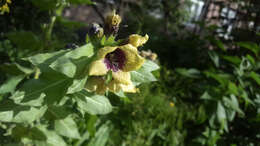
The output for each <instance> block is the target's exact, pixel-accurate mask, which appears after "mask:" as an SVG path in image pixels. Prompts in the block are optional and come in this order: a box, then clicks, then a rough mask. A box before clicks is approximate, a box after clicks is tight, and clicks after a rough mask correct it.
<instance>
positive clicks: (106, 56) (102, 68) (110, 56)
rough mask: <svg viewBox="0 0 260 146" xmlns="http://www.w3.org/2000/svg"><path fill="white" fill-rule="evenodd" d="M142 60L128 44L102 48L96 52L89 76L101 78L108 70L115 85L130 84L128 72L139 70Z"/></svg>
mask: <svg viewBox="0 0 260 146" xmlns="http://www.w3.org/2000/svg"><path fill="white" fill-rule="evenodd" d="M143 63H144V58H143V57H141V56H140V55H139V54H138V51H137V48H135V47H134V46H132V45H130V44H126V45H123V46H118V47H104V48H101V49H100V50H98V52H97V56H96V60H94V61H93V62H92V63H91V64H90V68H89V75H90V76H103V75H106V74H107V72H108V71H109V70H111V71H112V78H113V80H115V81H116V82H117V83H120V84H124V85H129V84H131V79H130V78H131V76H130V71H134V70H137V69H139V68H140V67H141V66H142V65H143Z"/></svg>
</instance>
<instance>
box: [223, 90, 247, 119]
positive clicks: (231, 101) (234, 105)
mask: <svg viewBox="0 0 260 146" xmlns="http://www.w3.org/2000/svg"><path fill="white" fill-rule="evenodd" d="M223 101H224V104H225V105H226V106H227V107H229V108H231V109H233V110H235V111H236V112H238V113H239V114H241V115H244V112H243V111H242V110H241V109H240V108H239V103H238V101H237V98H236V96H235V95H233V94H231V95H230V98H227V97H224V98H223Z"/></svg>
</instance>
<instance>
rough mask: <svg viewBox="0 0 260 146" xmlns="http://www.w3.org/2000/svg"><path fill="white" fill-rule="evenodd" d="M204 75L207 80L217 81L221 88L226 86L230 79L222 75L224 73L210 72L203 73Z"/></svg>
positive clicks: (227, 75) (228, 76)
mask: <svg viewBox="0 0 260 146" xmlns="http://www.w3.org/2000/svg"><path fill="white" fill-rule="evenodd" d="M204 74H205V75H206V76H207V77H209V78H213V79H215V80H216V81H218V82H219V83H220V84H221V85H222V86H225V85H227V83H228V80H229V79H230V77H231V76H230V75H229V74H224V73H214V72H210V71H205V72H204Z"/></svg>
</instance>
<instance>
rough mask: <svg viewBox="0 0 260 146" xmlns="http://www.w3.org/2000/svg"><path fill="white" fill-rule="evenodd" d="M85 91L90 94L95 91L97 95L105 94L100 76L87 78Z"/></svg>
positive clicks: (105, 88)
mask: <svg viewBox="0 0 260 146" xmlns="http://www.w3.org/2000/svg"><path fill="white" fill-rule="evenodd" d="M86 89H87V90H88V91H90V92H93V91H96V93H97V94H101V95H102V94H105V92H106V91H107V86H106V84H105V80H104V79H103V78H102V77H100V76H93V77H89V79H88V81H87V84H86Z"/></svg>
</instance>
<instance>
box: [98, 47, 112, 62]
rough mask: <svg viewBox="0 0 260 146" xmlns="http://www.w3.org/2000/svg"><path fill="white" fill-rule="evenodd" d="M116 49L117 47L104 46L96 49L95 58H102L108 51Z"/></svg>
mask: <svg viewBox="0 0 260 146" xmlns="http://www.w3.org/2000/svg"><path fill="white" fill-rule="evenodd" d="M116 49H117V47H104V48H101V49H99V50H98V52H97V58H98V59H103V58H105V57H106V55H107V54H108V53H111V52H113V51H115V50H116Z"/></svg>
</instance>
